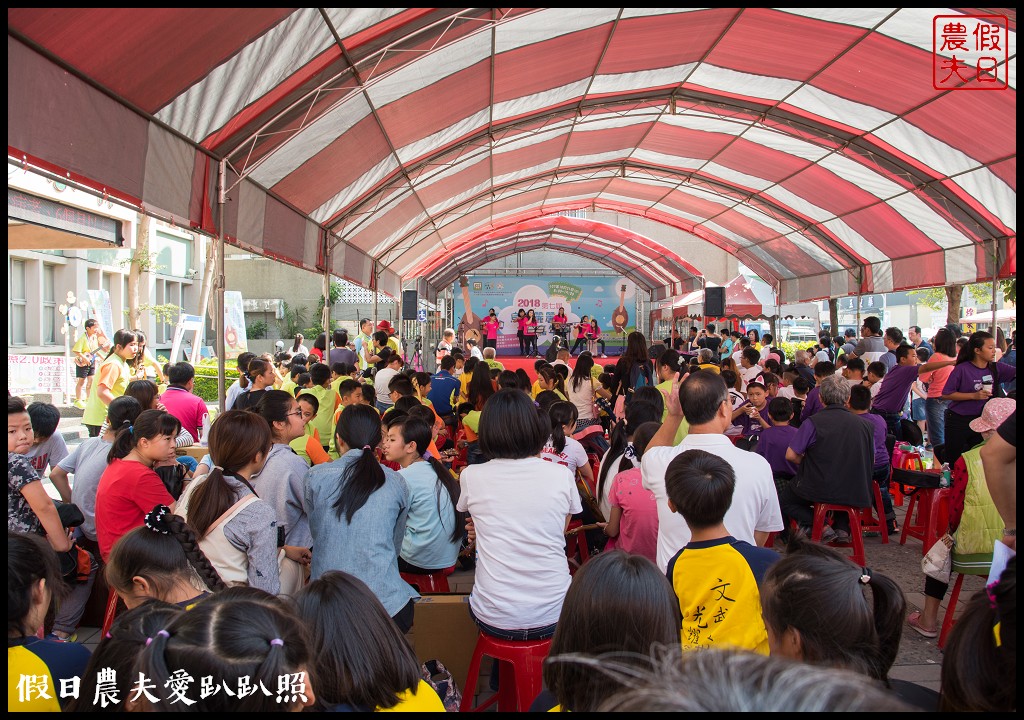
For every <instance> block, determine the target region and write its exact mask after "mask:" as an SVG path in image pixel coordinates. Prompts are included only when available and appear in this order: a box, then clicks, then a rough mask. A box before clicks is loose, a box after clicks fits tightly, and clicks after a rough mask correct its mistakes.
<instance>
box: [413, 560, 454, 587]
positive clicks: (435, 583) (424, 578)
mask: <svg viewBox="0 0 1024 720" xmlns="http://www.w3.org/2000/svg"><path fill="white" fill-rule="evenodd" d="M453 572H455V566H454V565H452V566H451V567H450V568H445V569H443V570H437V571H435V572H432V573H429V574H426V575H417V574H414V573H399V574H400V575H401V576H402V579H403V580H405V581H406V582H407V583H409V584H410V585H412V586H413V587H414V588H416V592H418V593H447V592H451V588H449V587H448V576H449V575H451V574H452V573H453Z"/></svg>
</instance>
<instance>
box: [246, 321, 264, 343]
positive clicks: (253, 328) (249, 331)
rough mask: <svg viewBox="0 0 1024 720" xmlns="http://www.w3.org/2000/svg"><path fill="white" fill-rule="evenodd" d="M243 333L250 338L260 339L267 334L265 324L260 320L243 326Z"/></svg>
mask: <svg viewBox="0 0 1024 720" xmlns="http://www.w3.org/2000/svg"><path fill="white" fill-rule="evenodd" d="M245 335H246V337H248V338H249V339H250V340H260V339H262V338H265V337H266V336H267V324H266V323H265V322H264V321H262V320H256V321H255V322H252V323H249V324H248V325H246V326H245Z"/></svg>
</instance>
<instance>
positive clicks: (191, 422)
mask: <svg viewBox="0 0 1024 720" xmlns="http://www.w3.org/2000/svg"><path fill="white" fill-rule="evenodd" d="M160 402H162V403H163V404H164V407H165V408H167V412H169V413H170V414H171V415H173V416H174V417H176V418H178V422H180V423H181V426H182V427H183V428H185V429H186V430H188V431H189V433H190V434H191V435H192V439H193V440H195V441H196V442H198V441H199V437H200V435H202V434H203V415H206V414H207V412H209V411H208V410H207V409H206V402H205V401H204V400H203V399H202V398H201V397H199V396H198V395H195V394H194V393H190V392H189V391H188V390H185V389H184V388H178V387H174V386H173V385H172V386H171V387H169V388H167V389H166V390H165V391H164V394H163V395H161V396H160Z"/></svg>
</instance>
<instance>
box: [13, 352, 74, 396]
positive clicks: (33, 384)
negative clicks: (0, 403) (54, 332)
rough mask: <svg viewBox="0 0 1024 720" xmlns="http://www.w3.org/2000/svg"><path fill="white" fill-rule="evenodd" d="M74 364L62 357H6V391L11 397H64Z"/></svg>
mask: <svg viewBox="0 0 1024 720" xmlns="http://www.w3.org/2000/svg"><path fill="white" fill-rule="evenodd" d="M73 367H74V363H68V362H67V360H65V359H64V356H63V355H11V354H10V353H8V355H7V389H8V390H9V391H10V393H11V395H34V394H36V393H40V394H47V393H49V394H52V395H60V396H61V397H64V393H65V392H67V388H68V384H67V383H68V381H69V380H70V379H71V375H72V368H73Z"/></svg>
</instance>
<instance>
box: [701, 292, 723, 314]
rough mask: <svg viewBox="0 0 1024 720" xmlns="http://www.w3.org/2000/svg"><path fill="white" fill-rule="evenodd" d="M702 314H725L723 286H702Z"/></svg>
mask: <svg viewBox="0 0 1024 720" xmlns="http://www.w3.org/2000/svg"><path fill="white" fill-rule="evenodd" d="M704 314H705V315H707V316H708V317H722V316H723V315H725V288H724V287H709V288H704Z"/></svg>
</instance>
